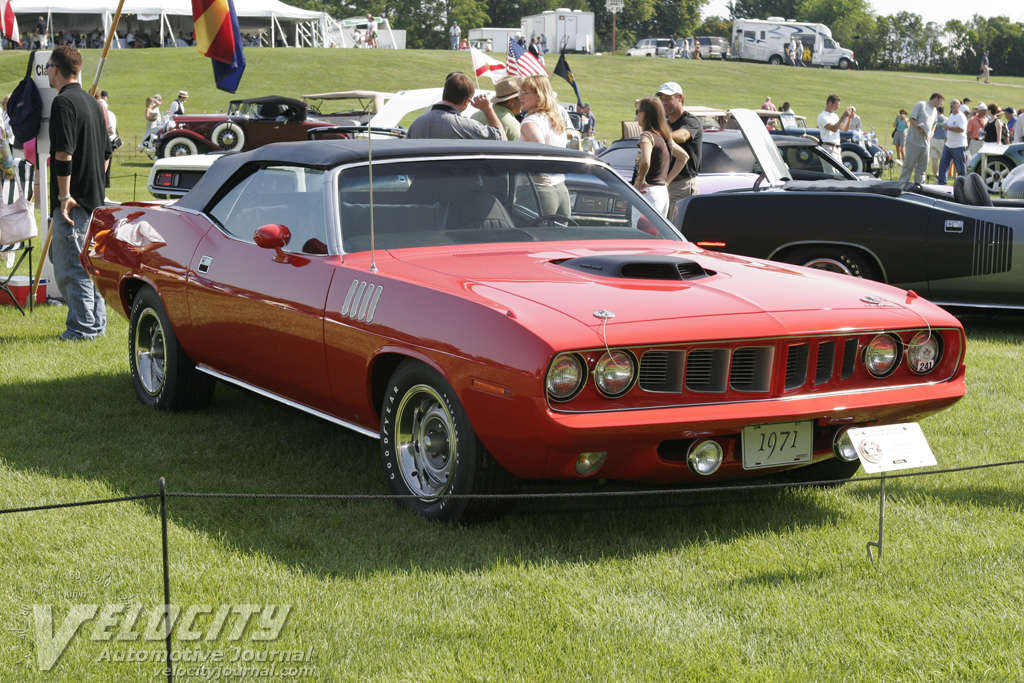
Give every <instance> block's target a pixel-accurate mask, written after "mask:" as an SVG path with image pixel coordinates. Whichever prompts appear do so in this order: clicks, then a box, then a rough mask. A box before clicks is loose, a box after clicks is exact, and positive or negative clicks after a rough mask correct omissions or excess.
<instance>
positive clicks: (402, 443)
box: [380, 359, 518, 524]
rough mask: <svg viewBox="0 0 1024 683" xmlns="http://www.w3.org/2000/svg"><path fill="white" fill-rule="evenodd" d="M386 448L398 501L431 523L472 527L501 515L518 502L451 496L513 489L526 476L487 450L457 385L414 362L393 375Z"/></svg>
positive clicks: (385, 415)
mask: <svg viewBox="0 0 1024 683" xmlns="http://www.w3.org/2000/svg"><path fill="white" fill-rule="evenodd" d="M380 437H381V440H380V453H381V461H382V464H383V465H384V476H385V479H386V481H387V485H388V489H389V490H390V491H391V493H393V494H395V495H400V496H409V495H412V496H416V497H415V498H403V499H400V500H398V501H397V502H398V504H399V505H400V506H402V507H405V508H408V509H410V510H415V511H416V512H417V513H419V514H420V515H422V516H423V517H426V518H427V519H430V520H436V521H441V522H452V523H460V524H467V523H472V522H481V521H486V520H488V519H493V518H495V517H498V516H500V515H502V514H504V513H505V512H507V511H508V510H509V508H511V506H512V501H511V500H510V499H507V498H504V499H482V500H474V499H469V498H450V497H447V496H451V495H474V494H495V493H511V492H514V491H515V490H516V488H517V484H518V480H517V479H516V478H515V477H513V476H512V475H511V474H509V473H508V472H507V471H506V470H505V469H504V468H502V467H501V465H499V464H498V463H497V461H496V460H495V459H494V458H493V457H492V456H491V454H490V453H488V452H487V449H486V448H485V447H484V445H483V444H482V443H481V442H480V440H479V439H478V438H477V436H476V433H475V432H474V431H473V427H472V425H470V423H469V418H468V417H467V416H466V411H465V410H464V409H463V408H462V404H461V403H460V402H459V399H458V397H457V396H456V395H455V391H454V390H453V389H452V388H451V385H449V384H448V382H446V381H445V379H444V378H443V377H442V376H441V375H440V374H439V373H438V372H437V371H436V370H434V369H433V368H431V367H429V366H427V365H424V364H423V363H420V362H418V361H415V360H412V359H409V360H406V361H404V362H403V363H402V364H401V365H399V366H398V369H397V370H396V371H395V374H394V375H393V376H392V377H391V382H390V383H389V385H388V390H387V393H386V394H385V396H384V403H383V406H382V408H381V427H380Z"/></svg>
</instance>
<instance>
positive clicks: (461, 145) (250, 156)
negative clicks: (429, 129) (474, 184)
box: [176, 139, 594, 211]
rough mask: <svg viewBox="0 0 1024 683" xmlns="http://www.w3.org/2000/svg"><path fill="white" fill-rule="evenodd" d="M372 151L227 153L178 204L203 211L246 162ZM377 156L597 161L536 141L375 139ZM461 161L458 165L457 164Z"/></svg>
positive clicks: (334, 146) (344, 159)
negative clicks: (548, 158) (545, 158)
mask: <svg viewBox="0 0 1024 683" xmlns="http://www.w3.org/2000/svg"><path fill="white" fill-rule="evenodd" d="M369 153H370V147H369V145H368V142H367V140H315V141H310V140H306V141H302V142H277V143H274V144H271V145H264V146H263V147H257V148H256V149H254V150H252V151H249V152H241V153H239V154H229V155H226V156H223V157H221V158H220V159H218V160H217V161H215V162H214V163H213V165H212V166H211V167H210V170H209V171H207V172H206V175H204V176H203V177H202V179H201V180H200V181H199V182H198V183H197V184H196V186H195V187H193V188H192V189H191V190H190V191H189V192H188V194H186V195H185V196H184V197H182V198H181V199H179V200H178V201H177V202H176V206H180V207H184V208H187V209H193V210H195V211H202V210H204V209H205V208H206V207H207V205H208V204H209V203H210V200H211V199H213V197H214V196H215V195H216V194H217V193H218V192H219V191H220V188H221V187H222V186H223V185H224V184H225V183H226V182H227V181H228V180H229V179H230V178H231V176H233V175H234V174H235V173H236V172H237V171H238V170H239V169H240V168H242V166H244V165H246V164H253V163H254V164H258V165H261V166H266V165H269V164H289V165H295V166H306V167H311V168H322V169H325V170H326V169H329V168H334V167H335V166H341V165H343V164H351V163H358V162H361V161H366V159H367V157H368V155H369ZM372 153H373V158H374V159H375V160H376V159H380V160H385V159H403V158H410V159H412V158H415V157H431V156H438V157H444V156H452V157H455V156H467V155H468V156H489V155H503V156H507V155H509V154H514V155H516V156H525V157H538V156H549V157H550V156H558V157H565V158H567V159H577V160H586V159H590V160H593V159H594V157H593V156H591V155H589V154H587V153H585V152H581V151H578V150H574V149H559V148H557V147H552V146H550V145H541V144H537V143H533V142H518V141H517V142H504V141H502V142H491V141H484V140H408V139H402V140H374V141H373V147H372ZM456 163H457V162H456Z"/></svg>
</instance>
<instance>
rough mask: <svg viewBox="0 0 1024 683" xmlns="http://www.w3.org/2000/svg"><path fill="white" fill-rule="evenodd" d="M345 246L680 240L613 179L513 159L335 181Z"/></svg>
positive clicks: (360, 170)
mask: <svg viewBox="0 0 1024 683" xmlns="http://www.w3.org/2000/svg"><path fill="white" fill-rule="evenodd" d="M338 200H339V202H338V203H339V214H340V218H341V235H342V245H343V247H344V250H345V251H346V252H353V251H365V250H368V249H369V248H370V223H371V218H372V221H373V225H374V240H375V246H376V247H377V248H380V249H399V248H406V247H424V246H442V245H455V244H484V243H497V242H537V241H562V240H569V241H588V242H591V241H593V240H607V239H670V240H681V239H682V238H681V237H680V235H679V234H678V233H677V232H676V231H675V229H674V228H673V227H672V226H671V225H670V224H669V223H668V222H667V221H666V220H665V219H664V218H662V217H661V215H660V214H658V213H657V211H655V210H654V208H653V207H652V206H651V205H650V204H648V203H647V202H646V201H645V200H644V199H643V198H642V197H641V196H640V195H638V194H637V193H636V192H635V191H634V190H633V189H632V188H631V187H630V186H629V185H628V184H626V183H625V182H623V181H622V179H620V178H619V177H618V176H617V175H616V174H615V173H614V172H613V171H611V170H609V169H607V168H605V167H603V166H597V165H594V164H591V163H588V162H575V161H565V162H564V161H558V160H552V159H536V158H522V157H509V158H503V159H495V158H490V159H461V160H453V159H444V160H438V161H430V160H425V161H415V162H399V163H379V164H374V166H373V206H372V212H371V206H370V178H369V173H368V169H367V167H366V166H365V165H361V166H355V167H351V168H346V169H344V170H343V171H342V172H341V174H340V175H339V178H338Z"/></svg>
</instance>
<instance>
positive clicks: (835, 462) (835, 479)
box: [778, 458, 860, 488]
mask: <svg viewBox="0 0 1024 683" xmlns="http://www.w3.org/2000/svg"><path fill="white" fill-rule="evenodd" d="M858 469H860V460H854V461H853V462H847V461H846V460H840V459H839V458H829V459H828V460H823V461H821V462H816V463H814V464H813V465H807V466H805V467H798V468H796V469H793V470H787V471H785V472H783V473H781V474H780V475H779V476H778V478H779V479H780V480H782V481H787V482H795V483H799V482H807V481H823V482H828V483H825V484H821V487H822V488H829V487H833V486H841V485H842V483H843V482H844V481H845V480H847V479H849V478H851V477H852V476H853V475H855V474H856V473H857V470H858Z"/></svg>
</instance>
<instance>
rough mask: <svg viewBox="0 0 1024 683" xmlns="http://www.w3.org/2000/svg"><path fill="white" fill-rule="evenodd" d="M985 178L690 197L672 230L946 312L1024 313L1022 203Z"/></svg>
mask: <svg viewBox="0 0 1024 683" xmlns="http://www.w3.org/2000/svg"><path fill="white" fill-rule="evenodd" d="M987 190H988V188H987V187H986V186H985V183H984V181H983V180H982V179H981V177H980V176H979V175H978V174H976V173H972V174H970V175H967V176H960V177H958V178H957V180H956V183H955V185H954V191H953V196H949V195H947V194H943V193H941V192H938V191H936V190H933V189H930V188H927V187H922V186H920V185H917V184H909V183H908V184H901V183H898V182H895V181H882V180H868V181H862V182H858V183H827V182H826V183H822V182H817V183H808V182H799V181H789V182H782V183H777V184H775V186H773V187H768V188H765V187H762V190H761V191H760V192H754V191H733V192H722V193H718V194H713V195H700V196H696V197H688V198H686V199H684V200H682V201H681V202H679V204H678V205H677V206H678V207H679V214H678V215H677V216H676V219H675V223H676V225H677V226H678V227H680V228H681V230H682V232H683V234H684V235H685V236H686V237H687V239H689V240H691V241H692V242H695V243H697V244H698V245H700V246H703V247H705V248H707V249H712V250H715V251H727V252H730V253H733V254H742V255H744V256H753V257H759V258H768V259H772V260H775V261H782V262H784V263H791V264H797V265H802V266H809V267H812V268H821V269H824V270H831V271H834V272H838V273H845V274H847V275H854V276H859V277H864V278H869V279H872V280H879V281H881V282H887V283H889V284H893V285H897V286H899V287H903V288H905V289H909V290H913V291H914V292H916V293H917V294H918V295H920V296H922V297H926V298H928V299H930V300H932V301H933V302H935V303H937V304H939V305H942V306H955V307H961V306H963V307H977V308H1008V309H1024V201H1022V200H1012V199H992V198H991V197H990V196H989V194H988V191H987Z"/></svg>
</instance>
